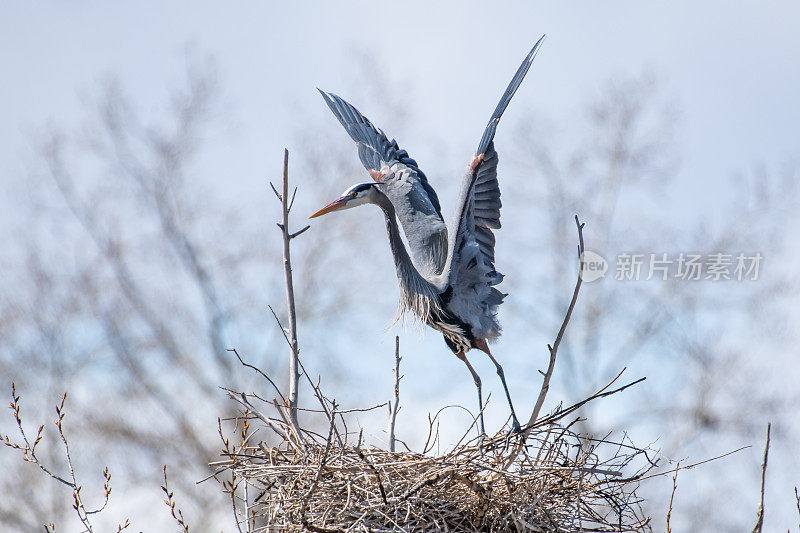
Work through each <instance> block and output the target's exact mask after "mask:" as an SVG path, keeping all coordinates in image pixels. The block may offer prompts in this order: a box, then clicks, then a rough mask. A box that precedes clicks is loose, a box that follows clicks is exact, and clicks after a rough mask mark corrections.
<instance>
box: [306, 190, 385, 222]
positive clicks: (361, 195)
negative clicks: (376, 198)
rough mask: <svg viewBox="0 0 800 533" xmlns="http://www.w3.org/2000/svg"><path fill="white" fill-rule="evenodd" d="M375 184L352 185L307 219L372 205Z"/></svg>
mask: <svg viewBox="0 0 800 533" xmlns="http://www.w3.org/2000/svg"><path fill="white" fill-rule="evenodd" d="M375 187H376V184H375V183H359V184H358V185H353V186H352V187H350V188H349V189H347V190H346V191H344V192H343V193H342V195H341V196H339V198H337V199H336V200H334V201H333V202H331V203H329V204H328V205H326V206H325V207H323V208H322V209H320V210H319V211H317V212H316V213H314V214H313V215H311V216H310V217H308V218H316V217H318V216H322V215H325V214H328V213H332V212H333V211H341V210H342V209H350V208H351V207H356V206H358V205H363V204H369V203H373V199H372V195H373V194H375Z"/></svg>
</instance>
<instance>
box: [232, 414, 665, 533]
mask: <svg viewBox="0 0 800 533" xmlns="http://www.w3.org/2000/svg"><path fill="white" fill-rule="evenodd" d="M431 429H432V432H431V433H433V422H431ZM245 433H246V431H245ZM303 433H304V438H303V440H302V441H298V440H295V439H294V438H290V439H287V440H285V441H283V442H280V443H279V444H277V445H267V444H266V443H260V444H258V445H246V444H245V445H240V446H239V447H235V448H233V447H231V446H230V443H227V442H226V451H224V452H223V453H224V454H225V455H226V456H227V460H226V461H221V462H220V463H217V464H224V465H225V467H226V468H227V470H226V471H227V472H228V473H230V474H231V476H232V477H231V481H227V482H223V484H225V487H226V490H228V492H229V493H230V494H231V496H232V498H233V499H234V506H235V507H236V505H237V504H236V499H237V496H236V489H237V487H238V488H240V487H241V484H242V483H244V484H245V485H246V486H247V488H248V496H249V498H250V503H249V504H247V503H246V502H245V500H246V498H241V497H239V498H240V501H241V504H240V507H241V508H242V509H243V510H244V512H241V513H240V519H241V521H242V523H243V524H244V523H245V522H247V525H248V530H250V531H253V530H259V531H274V530H276V529H278V530H280V531H303V530H309V531H317V532H334V531H336V532H339V531H649V530H650V528H649V525H648V520H647V519H646V518H645V517H644V514H643V512H642V510H641V508H640V506H639V499H638V498H637V497H636V495H635V490H636V481H637V480H638V479H639V478H640V477H641V475H642V474H643V472H645V471H646V470H648V469H649V467H644V468H640V469H638V470H637V472H634V474H633V476H631V477H627V478H623V477H622V476H623V470H629V469H631V468H635V467H632V466H630V465H631V463H632V462H634V461H636V460H637V458H638V459H643V458H646V459H647V460H646V461H645V462H646V463H647V462H649V461H650V460H649V457H648V454H647V451H645V450H641V449H638V448H635V447H633V446H631V445H628V444H626V443H622V442H620V443H613V442H611V441H609V440H606V439H590V438H587V437H585V436H579V435H577V434H575V433H573V432H572V431H570V430H569V428H565V427H560V426H558V425H557V424H556V423H550V424H548V425H547V427H544V428H539V429H538V430H537V429H534V430H532V431H530V432H529V434H528V436H527V438H526V439H525V441H524V442H522V439H523V438H525V437H524V436H523V435H511V436H510V437H509V436H508V434H507V433H506V432H501V433H499V434H498V435H496V436H495V437H494V438H491V439H489V438H487V439H484V440H483V441H482V442H480V441H478V440H477V439H476V440H473V441H471V442H466V443H460V444H458V445H456V446H455V447H454V448H453V449H452V450H451V451H449V452H447V453H444V454H443V455H429V454H425V453H411V452H407V453H391V452H388V451H386V450H383V449H378V448H374V447H369V448H367V447H362V446H361V436H360V435H359V438H358V443H356V444H355V445H353V444H347V443H346V439H345V438H344V437H345V436H346V432H344V434H340V432H339V431H338V430H336V429H335V428H334V427H333V425H332V426H331V431H330V432H329V435H328V437H327V438H325V437H323V436H321V435H318V434H313V433H310V432H309V433H306V432H303ZM434 440H435V438H434ZM429 441H430V439H429ZM428 448H429V446H428V445H426V450H427V449H428ZM239 492H240V493H241V490H240V491H239ZM242 514H246V516H247V518H245V517H244V516H241V515H242ZM256 524H257V525H258V526H260V527H254V526H255V525H256Z"/></svg>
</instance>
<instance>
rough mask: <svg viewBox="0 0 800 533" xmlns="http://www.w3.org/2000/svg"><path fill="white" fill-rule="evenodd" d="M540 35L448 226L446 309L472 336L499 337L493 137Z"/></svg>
mask: <svg viewBox="0 0 800 533" xmlns="http://www.w3.org/2000/svg"><path fill="white" fill-rule="evenodd" d="M543 40H544V36H542V38H541V39H539V40H538V41H537V42H536V44H535V45H534V46H533V48H532V49H531V51H530V53H529V54H528V55H527V57H526V58H525V60H524V61H523V62H522V65H520V67H519V69H518V70H517V73H516V74H515V75H514V78H513V79H512V80H511V83H509V85H508V88H506V91H505V93H504V94H503V97H502V98H501V99H500V103H498V104H497V107H496V108H495V110H494V113H492V117H491V118H490V119H489V123H488V124H487V126H486V129H485V130H484V132H483V136H482V137H481V141H480V143H479V144H478V151H477V152H476V160H475V161H474V163H473V164H471V165H470V166H469V167H468V168H467V172H466V174H465V175H464V179H463V181H462V183H461V192H460V194H459V196H458V203H457V204H456V214H455V217H454V218H453V221H452V223H451V227H450V231H449V234H450V242H449V245H450V250H449V255H450V257H451V259H450V271H449V273H448V282H449V285H450V287H452V289H453V290H452V293H451V297H450V301H449V303H448V307H449V308H450V310H452V311H453V312H455V313H456V314H457V315H458V316H459V317H460V318H461V319H462V320H465V321H467V322H469V323H470V325H471V326H472V331H473V334H474V335H475V336H476V337H477V338H488V339H491V338H494V337H496V336H497V335H499V333H500V326H499V324H498V323H497V320H496V318H495V314H496V312H497V306H498V305H500V304H501V303H502V301H503V297H504V296H505V295H504V294H503V293H501V292H500V291H499V290H497V289H496V288H495V287H494V285H497V284H498V283H500V282H501V281H502V280H503V275H502V274H500V273H499V272H497V270H495V267H494V244H495V238H494V234H493V233H492V230H493V229H498V228H500V207H501V205H502V204H501V202H500V187H499V186H498V183H497V152H496V151H495V149H494V134H495V131H496V130H497V124H498V123H499V122H500V117H501V116H502V115H503V112H504V111H505V110H506V107H508V103H509V102H510V101H511V98H512V97H513V96H514V93H515V92H516V90H517V89H518V88H519V86H520V84H521V83H522V80H523V79H524V78H525V74H527V73H528V69H529V68H530V66H531V63H532V62H533V58H534V57H536V53H537V52H538V51H539V47H540V46H541V44H542V41H543Z"/></svg>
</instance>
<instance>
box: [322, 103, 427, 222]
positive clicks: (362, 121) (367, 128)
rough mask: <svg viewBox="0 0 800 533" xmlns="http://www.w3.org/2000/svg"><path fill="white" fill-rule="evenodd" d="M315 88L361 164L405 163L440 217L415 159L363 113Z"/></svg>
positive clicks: (368, 166) (374, 166) (373, 167)
mask: <svg viewBox="0 0 800 533" xmlns="http://www.w3.org/2000/svg"><path fill="white" fill-rule="evenodd" d="M317 90H318V91H319V92H320V94H321V95H322V98H324V99H325V103H326V104H328V107H329V108H330V109H331V111H333V114H334V115H336V118H337V119H339V122H341V124H342V126H344V129H345V131H347V133H348V134H349V135H350V138H351V139H353V140H354V141H355V142H356V144H357V145H358V157H359V159H361V163H362V164H363V165H364V167H365V168H366V169H367V170H375V171H379V170H381V168H383V167H384V166H388V167H392V166H393V165H394V164H396V163H401V164H402V165H405V166H406V167H408V169H409V170H410V171H412V173H413V174H415V178H416V179H417V180H418V181H419V184H420V186H421V187H422V189H423V190H424V192H425V194H427V196H428V198H429V200H430V202H431V204H432V205H433V208H434V209H435V210H436V212H437V213H438V214H439V217H440V218H441V216H442V207H441V206H440V205H439V197H438V196H436V191H434V190H433V187H431V186H430V184H429V183H428V178H426V177H425V174H424V173H423V172H422V171H421V170H420V169H419V166H417V162H416V161H415V160H414V159H412V158H411V157H410V156H409V155H408V152H406V151H405V150H402V149H401V148H400V147H399V146H397V141H395V140H394V139H392V140H391V141H390V140H389V139H388V137H386V134H385V133H383V130H381V129H380V128H376V127H375V126H373V125H372V123H371V122H370V121H369V120H368V119H367V118H366V117H365V116H364V115H362V114H361V113H359V111H358V109H356V108H355V107H353V106H352V105H351V104H349V103H348V102H347V101H345V100H344V99H343V98H341V97H339V96H337V95H335V94H333V93H326V92H325V91H322V90H321V89H317Z"/></svg>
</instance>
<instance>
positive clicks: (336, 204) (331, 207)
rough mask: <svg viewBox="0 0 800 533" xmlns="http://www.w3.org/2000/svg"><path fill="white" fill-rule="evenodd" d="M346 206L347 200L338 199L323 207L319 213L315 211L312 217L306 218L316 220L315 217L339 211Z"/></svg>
mask: <svg viewBox="0 0 800 533" xmlns="http://www.w3.org/2000/svg"><path fill="white" fill-rule="evenodd" d="M346 205H347V200H345V199H343V198H338V199H336V200H334V201H333V202H331V203H329V204H328V205H326V206H325V207H323V208H322V209H320V210H319V211H317V212H316V213H314V214H313V215H311V216H310V217H308V218H316V217H319V216H322V215H326V214H328V213H331V212H333V211H338V210H339V209H342V208H343V207H345V206H346Z"/></svg>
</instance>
